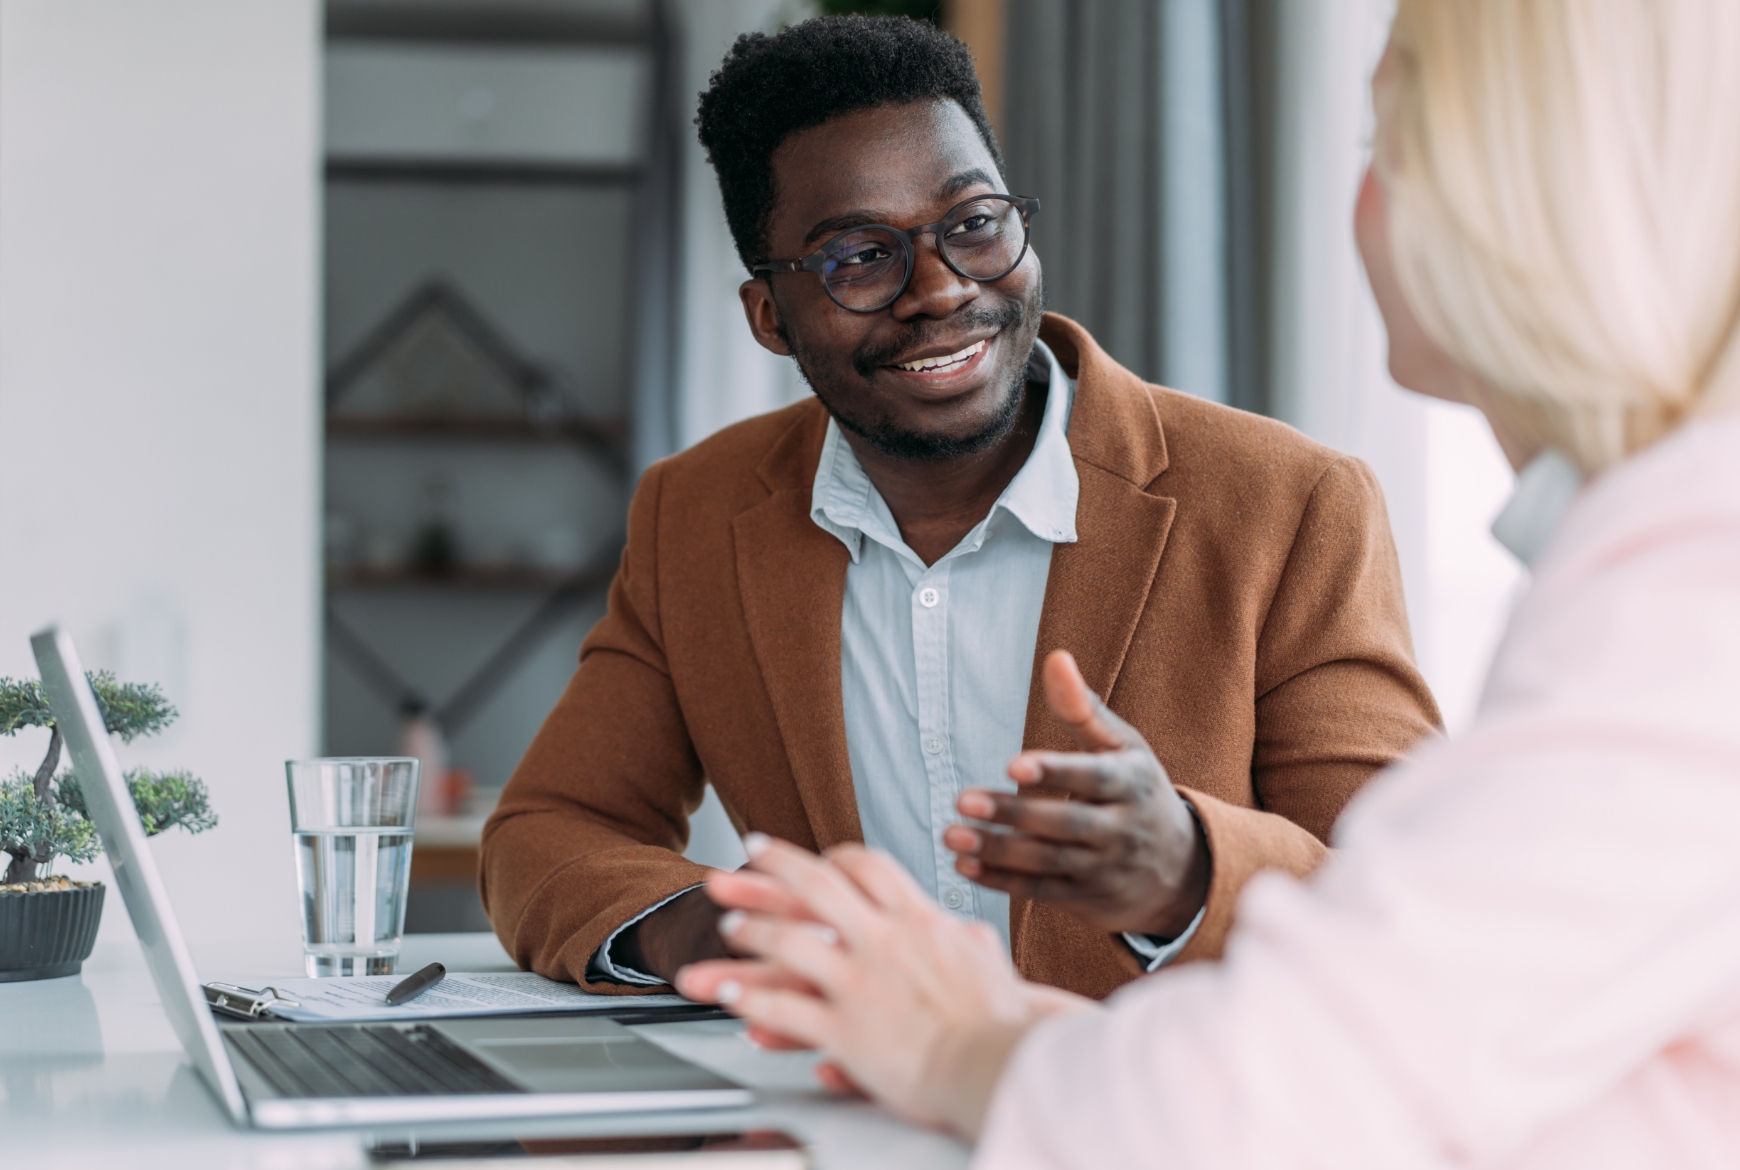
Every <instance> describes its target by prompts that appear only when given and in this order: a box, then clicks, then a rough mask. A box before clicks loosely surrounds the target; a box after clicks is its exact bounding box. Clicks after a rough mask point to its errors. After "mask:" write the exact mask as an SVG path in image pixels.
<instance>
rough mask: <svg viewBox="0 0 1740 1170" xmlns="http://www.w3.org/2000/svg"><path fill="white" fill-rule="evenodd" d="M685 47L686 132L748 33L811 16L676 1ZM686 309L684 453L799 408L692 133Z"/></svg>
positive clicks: (792, 369)
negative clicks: (728, 429) (740, 425)
mask: <svg viewBox="0 0 1740 1170" xmlns="http://www.w3.org/2000/svg"><path fill="white" fill-rule="evenodd" d="M671 11H672V14H673V17H674V23H675V25H676V28H675V30H674V31H675V33H676V37H677V43H678V45H679V46H680V48H679V54H680V56H679V62H680V64H679V67H678V74H679V76H678V85H679V87H680V88H679V94H680V95H681V96H680V98H679V106H678V110H679V113H680V114H681V118H682V122H683V125H684V126H685V127H689V120H690V119H691V118H693V117H694V112H695V102H696V99H697V98H698V97H699V95H700V93H701V91H702V90H703V89H705V88H707V79H708V78H709V77H710V76H711V75H712V74H713V72H714V71H715V70H716V69H718V68H719V65H720V63H721V62H723V61H724V59H725V54H726V53H727V52H729V51H730V49H731V45H732V43H733V42H735V41H736V40H737V38H738V36H740V35H741V34H743V33H746V32H757V31H760V32H774V31H777V30H778V29H779V27H780V26H781V25H782V24H785V23H788V22H793V21H797V20H802V19H804V18H805V17H806V16H809V15H811V10H810V7H809V5H807V4H804V3H798V2H795V0H674V2H673V3H672V4H671ZM678 189H679V191H680V192H681V196H680V198H681V200H682V204H681V227H680V231H681V235H682V243H681V246H680V248H679V251H678V255H679V256H680V257H681V261H680V264H679V270H678V277H677V279H678V281H679V287H680V288H681V290H682V291H681V295H680V302H679V307H678V310H677V326H676V330H675V334H676V337H677V339H678V345H679V347H680V348H679V352H678V356H677V362H676V381H677V387H676V393H675V394H674V395H673V400H674V403H675V407H676V427H675V430H676V441H677V447H678V448H679V449H681V448H683V447H688V446H690V445H692V444H694V443H697V442H699V441H700V440H702V439H704V438H706V437H707V436H708V435H710V434H712V433H713V432H714V431H717V430H719V429H720V428H721V427H725V426H729V425H730V424H731V423H734V422H738V421H739V420H741V419H745V418H749V417H750V416H752V415H757V414H763V413H765V412H767V411H769V410H775V409H777V408H779V407H781V406H785V405H786V404H788V403H791V402H795V401H797V400H798V399H799V398H801V397H803V396H804V395H805V394H807V393H809V391H808V389H807V388H806V387H805V386H804V385H803V383H802V382H801V381H800V380H799V378H798V373H797V366H796V364H795V363H793V362H792V361H791V360H790V359H789V358H782V357H777V356H775V355H774V354H771V353H769V352H767V350H765V349H762V348H761V346H760V345H759V344H757V342H756V340H755V338H754V337H753V336H751V334H750V332H749V326H748V324H747V323H746V322H745V321H744V319H743V309H742V303H741V302H740V301H739V300H738V299H737V286H738V285H740V284H742V283H743V281H744V280H745V279H746V278H747V277H748V275H749V274H748V273H747V272H745V271H744V268H743V262H742V261H741V260H739V259H738V258H737V252H736V250H735V249H734V248H733V247H732V244H731V230H730V229H729V228H728V227H727V226H726V225H725V204H724V203H723V201H722V200H721V199H720V197H719V182H718V180H717V179H716V178H715V177H714V175H713V168H712V167H710V166H708V165H707V155H706V152H705V151H704V150H703V149H702V148H701V144H700V142H699V141H698V140H697V139H696V137H695V133H694V130H693V128H692V127H689V128H688V129H687V131H686V133H685V134H684V137H683V156H682V173H681V176H680V177H679V179H678Z"/></svg>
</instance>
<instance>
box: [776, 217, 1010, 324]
mask: <svg viewBox="0 0 1740 1170" xmlns="http://www.w3.org/2000/svg"><path fill="white" fill-rule="evenodd" d="M1038 211H1039V200H1037V199H1022V198H1020V197H1019V196H1016V195H979V196H975V197H974V198H972V199H968V200H966V201H965V202H963V203H957V204H955V206H954V207H953V208H951V209H950V210H949V213H948V215H946V216H944V217H943V218H942V219H941V220H940V221H938V222H937V223H927V224H923V225H921V226H919V227H915V228H908V229H906V230H905V231H902V230H901V229H899V228H891V227H888V226H887V225H885V224H879V223H873V224H869V225H867V226H865V227H859V228H853V229H851V230H850V231H844V232H841V233H840V234H839V235H837V236H835V237H834V238H833V239H831V240H829V241H828V242H827V243H825V244H823V245H822V246H821V247H820V248H818V249H816V250H815V251H814V252H811V253H810V254H809V255H808V256H805V257H804V258H803V259H802V260H769V261H768V262H767V263H765V264H757V265H755V266H753V267H752V268H750V270H749V271H750V272H752V273H754V274H756V275H758V276H759V275H760V274H761V273H763V272H813V273H815V274H816V275H817V276H819V277H821V278H822V287H823V288H825V289H827V290H828V296H829V297H830V298H831V299H832V300H833V302H834V303H835V304H836V305H839V306H840V307H841V308H842V309H846V310H849V311H850V312H853V313H874V312H876V311H878V310H879V309H886V308H887V307H888V306H889V305H892V304H893V303H894V302H895V301H897V300H899V299H900V294H901V293H904V292H905V291H906V286H907V285H909V284H911V283H912V265H913V261H914V259H915V257H916V256H917V254H918V237H920V236H922V235H925V234H927V233H928V234H930V235H933V236H935V237H936V250H937V255H939V256H941V257H942V260H943V263H944V264H947V265H948V266H949V268H950V269H951V270H953V272H954V273H955V275H957V276H961V277H964V278H966V279H967V280H973V281H980V282H985V283H988V282H990V281H993V280H1001V279H1003V278H1004V277H1005V276H1008V275H1009V274H1010V273H1011V272H1013V271H1015V266H1016V265H1017V264H1020V263H1021V258H1022V257H1023V256H1025V255H1027V235H1028V230H1029V228H1028V220H1030V219H1031V218H1032V217H1033V216H1034V215H1035V214H1036V213H1037V212H1038Z"/></svg>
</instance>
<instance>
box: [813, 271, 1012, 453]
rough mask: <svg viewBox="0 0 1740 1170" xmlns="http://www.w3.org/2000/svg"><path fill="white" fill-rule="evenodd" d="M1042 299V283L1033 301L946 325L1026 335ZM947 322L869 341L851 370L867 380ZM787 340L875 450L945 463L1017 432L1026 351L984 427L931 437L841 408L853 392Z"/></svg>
mask: <svg viewBox="0 0 1740 1170" xmlns="http://www.w3.org/2000/svg"><path fill="white" fill-rule="evenodd" d="M1044 303H1045V292H1044V287H1043V286H1041V287H1040V288H1039V289H1037V290H1035V295H1034V297H1033V300H1032V302H1031V304H1025V303H1022V302H1019V301H1005V302H1003V303H1002V304H1001V305H999V306H998V307H996V308H967V309H962V310H961V311H960V312H958V313H956V314H954V315H953V316H951V317H949V318H948V321H947V324H948V325H949V326H950V329H951V332H956V333H957V334H958V332H959V331H960V327H962V326H964V327H965V329H967V330H982V329H991V330H995V331H996V332H997V333H999V334H1001V333H1005V332H1007V333H1022V332H1026V327H1027V326H1028V325H1030V324H1031V323H1032V322H1033V321H1035V320H1037V319H1038V317H1039V315H1040V313H1041V312H1042V311H1043V307H1044ZM944 324H945V322H942V321H934V320H924V321H915V322H913V323H912V324H910V325H908V326H906V327H905V329H904V330H902V332H901V333H900V334H899V335H898V336H897V338H896V339H895V340H892V341H889V342H887V343H886V344H883V345H875V346H871V345H865V346H863V347H861V348H859V349H858V350H857V351H856V352H854V353H853V354H852V369H853V370H854V371H855V372H856V373H857V374H858V375H859V376H860V377H862V378H869V377H871V376H872V375H874V374H875V373H876V371H877V370H879V369H881V368H882V367H883V366H886V365H888V364H889V363H890V362H892V361H893V360H894V359H895V358H897V357H899V356H900V355H901V354H903V353H909V352H911V351H912V350H914V349H917V348H919V347H921V346H922V345H923V344H924V342H925V340H926V335H927V334H930V333H935V332H938V331H940V330H941V328H942V326H943V325H944ZM785 342H786V344H787V345H789V346H791V351H792V356H793V357H794V358H796V360H797V366H798V372H799V373H800V374H801V375H802V376H803V379H804V381H805V382H808V383H809V385H810V389H811V390H814V391H815V394H816V397H817V398H819V399H820V400H821V403H822V405H823V406H825V407H827V410H828V413H829V414H831V415H833V416H834V421H835V422H837V423H839V424H840V426H841V427H842V428H844V429H845V430H848V431H851V432H852V433H853V434H854V435H857V436H859V437H860V438H862V439H864V440H865V441H866V442H867V443H869V444H870V445H871V446H872V447H874V448H875V449H876V450H877V451H880V452H881V453H882V454H884V455H888V456H891V457H893V458H896V459H909V460H912V461H914V462H918V463H941V462H946V461H948V460H951V459H960V458H963V457H965V456H968V455H976V454H978V453H979V452H980V451H983V450H985V449H986V448H988V447H992V446H994V445H996V444H997V443H998V442H1000V441H1002V440H1003V439H1004V438H1005V437H1006V436H1007V435H1008V434H1009V432H1010V431H1012V430H1014V429H1015V420H1016V418H1017V417H1019V415H1020V413H1021V403H1022V401H1023V398H1024V397H1025V385H1026V378H1027V355H1026V354H1022V355H1021V360H1020V361H1019V362H1017V363H1016V364H1015V369H1014V371H1013V372H1012V373H1011V375H1010V377H1009V380H1008V382H1007V383H1006V384H1005V385H1004V387H1003V394H1002V397H1001V398H1000V399H999V400H998V402H997V407H996V410H995V411H994V412H993V413H992V415H991V417H990V418H989V419H987V420H986V421H985V424H984V425H983V426H981V427H980V428H979V429H978V430H976V431H974V432H972V433H971V434H967V435H929V434H924V433H922V432H920V431H912V430H907V429H906V428H904V427H901V426H900V425H899V424H897V423H896V422H895V421H894V420H893V419H891V418H888V417H886V416H882V417H864V416H858V415H853V414H849V413H847V412H846V411H844V410H842V409H840V407H839V405H838V403H839V402H841V401H845V400H847V399H849V398H850V394H849V393H843V394H836V393H834V391H835V389H836V387H835V386H833V385H832V384H830V383H829V382H828V380H827V379H826V378H823V379H820V380H818V379H817V378H816V377H814V375H813V374H812V373H811V370H812V368H813V363H811V362H809V361H806V360H805V359H806V356H807V355H806V353H805V350H804V347H803V346H802V345H801V344H800V343H799V342H797V340H796V339H795V338H794V337H792V336H791V334H790V333H786V334H785Z"/></svg>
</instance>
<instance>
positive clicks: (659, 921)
mask: <svg viewBox="0 0 1740 1170" xmlns="http://www.w3.org/2000/svg"><path fill="white" fill-rule="evenodd" d="M723 913H724V911H722V910H721V909H720V908H719V907H718V906H717V905H716V904H715V903H714V902H713V900H712V899H711V898H709V897H707V891H706V890H705V889H700V888H697V889H693V890H690V891H688V892H687V893H684V894H679V895H677V896H676V897H675V898H672V899H671V900H670V901H669V902H666V903H665V904H664V905H663V906H660V907H659V908H658V909H657V910H654V911H653V912H652V913H651V914H648V915H647V916H646V917H645V918H642V919H641V920H640V921H639V922H636V923H635V924H634V925H632V926H630V927H629V928H628V929H627V930H625V931H623V932H622V933H621V934H620V935H618V936H617V937H616V942H615V944H614V948H613V951H612V954H611V960H612V961H613V962H615V963H617V964H618V965H620V966H625V967H632V968H634V969H635V970H636V971H645V972H646V973H647V974H649V975H656V976H658V977H659V978H660V979H662V980H664V981H665V982H666V983H671V984H674V983H675V982H676V977H677V972H678V971H679V970H681V969H682V968H684V967H686V966H688V965H689V964H690V963H695V962H699V961H700V960H702V959H723V958H725V957H727V955H728V953H729V952H727V951H726V949H725V942H724V940H723V939H722V938H720V936H719V918H720V915H721V914H723Z"/></svg>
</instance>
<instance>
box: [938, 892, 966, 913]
mask: <svg viewBox="0 0 1740 1170" xmlns="http://www.w3.org/2000/svg"><path fill="white" fill-rule="evenodd" d="M966 900H967V898H966V895H964V894H962V893H961V892H960V891H959V890H950V891H949V892H948V893H946V894H944V895H943V905H944V906H947V907H948V908H949V909H950V910H959V909H960V908H961V905H962V903H964V902H965V901H966Z"/></svg>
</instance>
